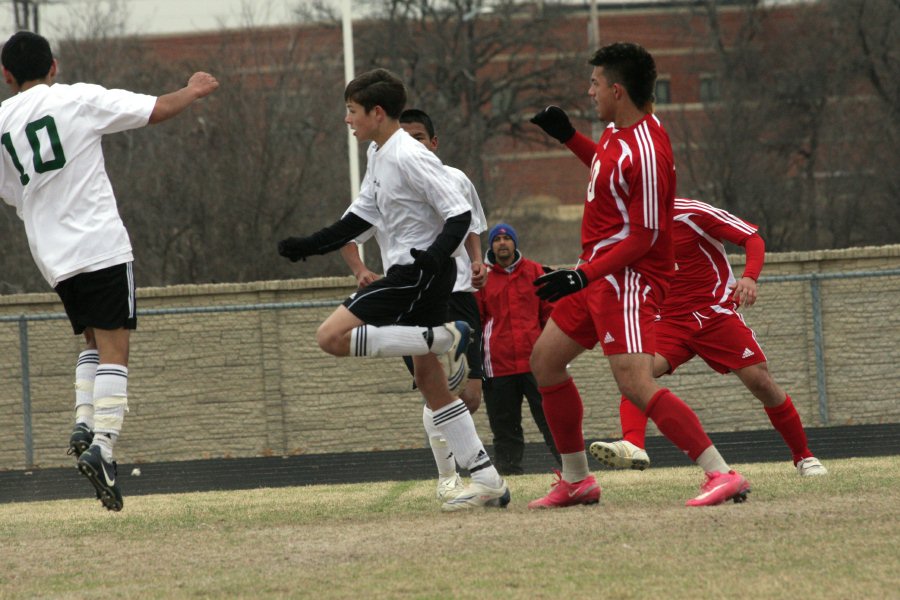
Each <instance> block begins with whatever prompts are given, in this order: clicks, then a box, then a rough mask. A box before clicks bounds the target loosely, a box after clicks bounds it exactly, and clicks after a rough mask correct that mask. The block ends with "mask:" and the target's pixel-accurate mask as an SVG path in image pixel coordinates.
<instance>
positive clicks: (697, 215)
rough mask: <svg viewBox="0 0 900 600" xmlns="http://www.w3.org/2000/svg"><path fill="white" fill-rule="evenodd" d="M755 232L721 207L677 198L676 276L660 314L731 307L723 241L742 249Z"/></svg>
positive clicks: (729, 273)
mask: <svg viewBox="0 0 900 600" xmlns="http://www.w3.org/2000/svg"><path fill="white" fill-rule="evenodd" d="M757 229H758V227H757V226H756V225H754V224H752V223H748V222H747V221H744V220H743V219H740V218H738V217H736V216H734V215H733V214H731V213H729V212H728V211H725V210H722V209H721V208H716V207H715V206H711V205H709V204H706V203H705V202H700V201H698V200H687V199H684V198H676V199H675V208H674V226H673V227H672V240H673V244H674V248H675V270H676V274H675V277H674V278H673V279H672V283H671V286H670V288H669V293H668V295H667V296H666V300H665V302H664V303H663V305H662V307H661V309H660V310H661V312H662V313H663V315H678V314H685V313H691V312H694V311H699V310H703V309H706V308H710V307H713V306H724V307H726V308H729V309H731V308H733V307H734V303H733V302H732V300H731V290H730V286H731V285H733V284H734V282H735V278H734V272H732V270H731V265H730V264H729V263H728V255H727V254H726V252H725V246H724V244H723V242H724V241H728V242H731V243H733V244H736V245H738V246H742V245H743V244H744V241H745V240H746V239H747V238H748V237H750V236H751V235H753V234H754V233H756V231H757Z"/></svg>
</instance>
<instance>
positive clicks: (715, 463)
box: [696, 446, 731, 473]
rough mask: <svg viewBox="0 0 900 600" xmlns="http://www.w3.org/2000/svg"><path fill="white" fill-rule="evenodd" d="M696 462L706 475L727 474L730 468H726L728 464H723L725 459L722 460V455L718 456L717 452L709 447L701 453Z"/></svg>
mask: <svg viewBox="0 0 900 600" xmlns="http://www.w3.org/2000/svg"><path fill="white" fill-rule="evenodd" d="M696 462H697V464H698V465H700V468H701V469H703V470H704V471H706V472H707V473H713V472H715V471H718V472H719V473H727V472H728V471H730V470H731V467H729V466H728V463H727V462H725V459H724V458H722V455H721V454H719V451H718V450H716V447H715V446H710V447H709V448H707V449H706V450H704V451H703V453H702V454H701V455H700V456H698V457H697V461H696Z"/></svg>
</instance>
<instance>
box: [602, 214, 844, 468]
mask: <svg viewBox="0 0 900 600" xmlns="http://www.w3.org/2000/svg"><path fill="white" fill-rule="evenodd" d="M757 229H758V228H757V227H756V225H753V224H752V223H748V222H746V221H744V220H742V219H739V218H738V217H736V216H734V215H732V214H731V213H729V212H727V211H724V210H722V209H719V208H716V207H714V206H710V205H709V204H706V203H705V202H699V201H697V200H686V199H681V198H676V200H675V210H674V226H673V228H672V237H673V243H674V248H675V270H676V273H675V278H674V279H673V280H672V283H671V287H670V289H669V294H668V295H667V296H666V300H665V302H664V303H663V305H662V307H661V308H660V318H659V320H658V321H657V324H656V332H655V333H656V356H655V357H654V359H653V374H654V376H656V377H660V376H662V375H664V374H667V373H674V372H675V369H677V368H678V367H679V366H680V365H683V364H684V363H686V362H687V361H689V360H691V359H692V358H693V357H694V356H700V358H702V359H703V360H705V361H706V363H707V364H708V365H709V366H710V367H711V368H712V369H713V370H715V371H718V372H719V373H722V374H723V375H724V374H726V373H730V372H733V373H734V374H735V375H737V377H738V379H740V380H741V382H742V383H743V384H744V385H745V386H746V387H747V389H748V390H750V392H752V393H753V395H754V396H756V398H758V399H759V401H760V402H762V404H763V407H764V409H765V411H766V414H767V415H768V417H769V420H770V421H771V422H772V426H773V427H775V429H776V430H777V431H778V433H780V434H781V437H782V438H784V441H785V442H786V443H787V445H788V447H789V448H790V450H791V454H792V455H793V461H794V465H795V466H796V468H797V472H798V473H800V475H801V476H804V477H809V476H815V475H825V474H827V473H828V471H827V470H826V469H825V467H824V466H822V463H821V462H819V460H818V459H817V458H816V457H815V456H813V453H812V452H811V451H810V449H809V447H808V445H807V441H806V433H805V432H804V431H803V424H802V422H801V421H800V415H799V414H797V409H796V408H794V404H793V402H792V401H791V397H790V396H788V395H787V394H786V393H785V391H784V390H783V389H781V387H779V385H778V384H777V383H775V381H774V380H773V379H772V375H771V374H770V373H769V369H768V365H767V363H766V356H765V354H764V353H763V351H762V348H760V346H759V343H758V342H757V341H756V334H754V333H753V330H752V329H750V327H748V326H747V324H746V323H745V322H744V319H743V317H742V316H741V314H740V313H739V312H738V311H737V308H738V307H739V306H753V304H754V303H755V302H756V295H757V289H756V280H757V279H758V278H759V273H760V272H761V271H762V266H763V261H764V259H765V250H766V245H765V242H764V241H763V239H762V238H761V237H760V236H759V233H757ZM726 241H727V242H731V243H732V244H735V245H738V246H743V247H744V248H745V249H746V252H747V262H746V266H745V267H744V272H743V274H742V275H741V277H740V279H735V277H734V272H732V270H731V265H730V264H729V263H728V256H727V255H726V253H725V246H724V242H726ZM619 415H620V418H621V420H622V433H623V437H624V439H623V440H620V441H616V442H610V443H607V442H594V443H593V444H591V454H593V455H594V456H595V457H596V458H597V460H599V461H600V462H602V463H604V464H606V465H608V466H610V467H614V468H631V469H638V470H643V469H645V468H646V467H648V466H649V465H650V457H649V456H647V453H646V451H645V450H644V434H645V431H646V428H647V416H646V415H645V414H644V413H643V412H641V411H640V409H638V407H637V406H635V405H634V404H633V403H632V402H630V401H629V400H628V399H627V398H625V397H624V396H623V397H622V401H621V403H620V405H619Z"/></svg>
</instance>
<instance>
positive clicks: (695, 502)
mask: <svg viewBox="0 0 900 600" xmlns="http://www.w3.org/2000/svg"><path fill="white" fill-rule="evenodd" d="M588 62H589V63H590V64H591V65H593V67H594V69H593V71H592V73H591V82H590V88H589V90H588V95H589V96H590V97H591V99H592V100H593V102H594V105H595V107H596V112H597V116H598V117H599V118H600V119H601V120H602V121H605V122H607V123H609V125H608V127H607V128H606V130H605V131H604V132H603V135H602V136H601V137H600V141H599V143H596V144H595V143H594V142H593V141H592V140H590V139H589V138H587V137H585V136H583V135H581V134H579V133H577V132H576V131H575V129H574V127H572V124H571V123H570V122H569V118H568V116H567V115H566V113H565V112H564V111H563V110H562V109H561V108H559V107H556V106H550V107H547V108H546V109H544V110H543V111H541V112H539V113H538V114H537V115H535V116H534V118H533V119H532V122H534V123H535V124H537V125H538V126H540V127H541V128H542V129H543V130H544V131H546V132H547V133H548V134H550V135H551V136H553V137H554V138H556V139H557V140H559V141H560V142H562V143H564V144H566V146H567V147H568V148H569V149H570V150H571V151H572V152H574V153H575V155H576V156H578V157H579V158H580V159H581V160H582V161H583V162H584V163H585V164H586V165H587V166H588V167H589V168H590V170H591V175H590V180H589V183H588V189H587V196H586V198H585V205H584V215H583V217H582V226H581V243H582V253H581V257H580V258H581V260H580V261H579V262H580V264H579V265H578V267H577V268H575V269H561V270H559V271H554V272H552V273H548V274H547V275H544V276H543V277H540V278H538V279H537V280H536V281H535V285H537V286H538V290H537V293H538V295H539V296H540V297H542V298H546V299H548V300H558V302H557V303H556V306H555V308H554V309H553V313H552V315H551V317H550V320H549V321H548V323H547V326H546V327H545V328H544V330H543V332H542V333H541V336H540V337H539V338H538V341H537V343H536V344H535V347H534V351H533V352H532V354H531V368H532V372H533V373H534V375H535V377H536V379H537V381H538V385H539V386H540V390H541V394H542V396H543V398H544V402H543V407H544V413H545V415H546V417H547V422H548V424H549V425H550V431H551V432H552V433H553V439H554V441H555V442H556V447H557V449H558V450H559V452H560V454H561V458H562V473H561V474H559V475H558V479H557V481H555V482H554V483H553V486H552V487H551V490H550V492H549V493H548V494H547V495H546V496H544V497H543V498H539V499H537V500H534V501H532V502H531V503H529V505H528V506H529V508H555V507H563V506H572V505H577V504H592V503H596V502H597V501H599V498H600V486H599V485H598V484H597V480H596V479H595V477H594V476H593V475H591V473H590V471H589V469H588V462H587V453H586V452H585V447H584V434H583V432H582V417H583V414H584V406H583V404H582V401H581V396H580V395H579V393H578V389H577V388H576V387H575V383H574V382H573V381H572V378H571V377H570V376H569V372H568V369H567V365H568V364H569V363H570V362H572V361H573V360H574V359H575V358H576V357H577V356H578V355H580V354H581V353H582V352H584V351H585V350H588V349H591V348H593V347H594V346H595V345H596V344H597V343H598V342H599V343H600V345H601V346H602V348H603V352H604V354H605V355H606V356H607V358H608V359H609V365H610V368H611V369H612V373H613V376H614V377H615V380H616V383H617V384H618V386H619V390H620V391H621V392H622V394H623V395H624V396H625V397H627V398H628V399H630V400H631V401H632V402H634V403H635V404H636V405H637V406H638V407H640V409H641V410H642V411H644V413H645V414H646V415H647V416H648V417H649V418H651V419H653V421H654V423H656V425H657V427H658V428H659V430H660V431H661V432H662V433H663V434H664V435H665V436H666V437H668V438H669V439H670V440H671V441H672V442H673V443H674V444H675V445H676V446H678V447H679V448H681V449H682V450H683V451H684V452H685V453H686V454H687V455H688V456H689V457H690V458H691V459H692V460H694V461H695V462H697V464H698V465H700V466H701V467H702V468H703V470H704V471H706V481H705V482H704V484H703V486H702V487H701V493H700V495H699V496H697V497H696V498H694V499H692V500H689V501H688V505H691V506H705V505H711V504H720V503H722V502H725V501H726V500H729V499H735V500H736V501H737V500H743V499H745V498H746V494H747V492H748V491H749V489H750V485H749V483H748V482H747V480H746V479H744V478H743V477H742V476H741V475H739V474H738V473H735V472H734V471H732V470H731V469H730V468H729V467H728V464H727V463H726V462H725V460H724V459H723V458H722V456H721V455H720V454H719V452H718V450H716V447H715V446H713V444H712V442H711V441H710V439H709V437H708V436H707V435H706V432H705V431H704V430H703V426H702V425H701V424H700V421H699V419H697V416H696V415H695V414H694V412H693V411H692V410H691V409H690V407H688V406H687V404H685V403H684V402H682V401H681V399H679V398H678V397H677V396H675V394H673V393H672V392H670V391H669V390H667V389H664V388H660V387H659V385H657V383H656V381H655V379H654V378H653V355H654V353H655V352H656V346H655V338H654V320H655V317H656V314H657V312H658V308H659V305H660V303H661V302H662V299H663V297H664V296H665V293H666V291H667V288H668V282H669V280H670V278H671V277H672V274H673V271H674V259H673V250H672V239H671V235H672V205H673V203H674V200H675V165H674V160H673V157H672V146H671V144H670V142H669V136H668V134H667V133H666V132H665V130H664V129H663V127H662V125H661V123H660V122H659V120H658V119H657V118H656V117H655V116H654V115H653V113H652V109H653V89H654V85H655V83H656V64H655V63H654V61H653V57H652V56H651V55H650V54H649V53H648V52H647V51H646V50H645V49H644V48H642V47H641V46H639V45H637V44H630V43H616V44H611V45H609V46H605V47H603V48H600V49H599V50H597V51H596V52H595V53H594V55H593V56H592V57H591V59H590V61H588Z"/></svg>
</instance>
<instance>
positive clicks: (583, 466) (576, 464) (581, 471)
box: [559, 450, 591, 483]
mask: <svg viewBox="0 0 900 600" xmlns="http://www.w3.org/2000/svg"><path fill="white" fill-rule="evenodd" d="M559 457H560V458H561V459H562V478H563V479H564V480H565V481H568V482H569V483H577V482H579V481H581V480H582V479H584V478H585V477H587V476H588V475H590V474H591V471H590V469H588V459H587V453H586V452H584V451H583V450H582V451H581V452H573V453H572V454H560V455H559Z"/></svg>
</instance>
